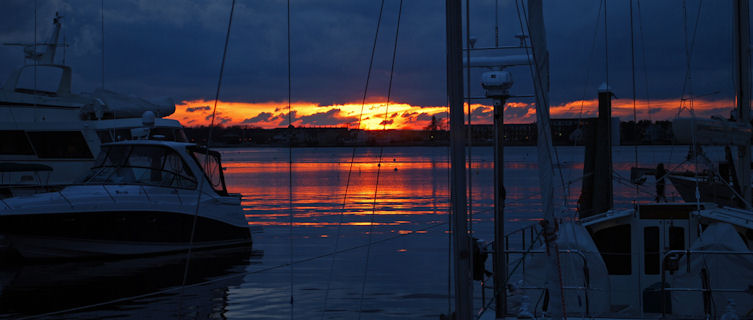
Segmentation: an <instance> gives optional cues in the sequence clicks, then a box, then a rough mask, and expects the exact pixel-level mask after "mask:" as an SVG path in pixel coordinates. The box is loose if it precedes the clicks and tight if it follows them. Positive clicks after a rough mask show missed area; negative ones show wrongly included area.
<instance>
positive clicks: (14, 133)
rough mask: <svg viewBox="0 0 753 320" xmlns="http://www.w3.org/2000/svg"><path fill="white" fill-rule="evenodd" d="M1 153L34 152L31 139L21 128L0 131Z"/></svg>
mask: <svg viewBox="0 0 753 320" xmlns="http://www.w3.org/2000/svg"><path fill="white" fill-rule="evenodd" d="M0 141H2V143H0V154H34V149H32V148H31V144H30V143H29V139H28V138H26V134H24V132H23V131H21V130H10V131H0Z"/></svg>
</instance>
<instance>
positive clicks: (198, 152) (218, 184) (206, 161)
mask: <svg viewBox="0 0 753 320" xmlns="http://www.w3.org/2000/svg"><path fill="white" fill-rule="evenodd" d="M188 151H189V152H190V153H191V155H193V157H194V159H195V160H196V163H197V164H198V165H199V167H200V168H201V170H204V175H205V176H206V177H207V180H208V181H209V184H210V185H211V186H212V189H214V191H216V192H217V193H218V194H220V195H224V196H226V195H228V193H227V188H226V187H225V176H224V175H223V174H222V164H221V162H220V153H219V152H217V151H212V150H207V149H206V148H197V147H190V148H189V149H188Z"/></svg>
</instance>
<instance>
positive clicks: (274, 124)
mask: <svg viewBox="0 0 753 320" xmlns="http://www.w3.org/2000/svg"><path fill="white" fill-rule="evenodd" d="M683 103H684V104H683ZM733 105H734V103H733V101H730V100H695V101H694V102H693V109H694V110H695V114H696V116H698V117H708V116H711V115H722V116H727V115H729V112H730V110H731V109H732V106H733ZM213 106H214V102H213V101H206V100H192V101H183V102H181V103H180V104H178V105H176V108H175V109H176V110H175V113H174V114H173V115H171V116H170V117H169V118H171V119H175V120H178V121H180V122H181V123H182V124H183V125H185V126H200V125H209V124H210V122H211V115H212V107H213ZM471 107H472V113H471V114H472V117H471V121H472V123H473V124H489V123H492V116H493V107H492V106H490V105H485V104H472V105H471ZM681 107H684V108H685V109H687V108H689V107H690V106H689V104H688V102H687V101H681V100H679V99H663V100H651V101H650V103H649V102H648V101H645V100H641V101H637V102H636V113H637V117H638V120H668V119H673V118H674V117H675V116H676V115H677V114H678V112H679V111H680V110H681ZM290 108H291V112H290V114H289V113H288V106H287V103H285V102H227V101H220V102H218V104H217V113H216V115H215V125H223V126H232V125H241V126H249V127H259V128H278V127H285V126H287V125H288V119H292V123H293V125H294V126H296V127H300V126H304V127H348V128H352V129H355V128H361V129H367V130H378V129H382V128H386V129H415V130H418V129H423V128H426V127H427V126H428V125H429V124H430V123H431V121H432V117H434V118H436V119H437V124H438V125H439V126H440V128H443V129H446V128H447V111H448V110H447V107H446V106H414V105H410V104H407V103H399V102H395V103H390V105H389V107H388V106H387V104H386V103H385V102H379V101H375V102H368V103H366V104H365V105H363V106H362V105H361V104H360V103H346V104H335V105H326V106H323V105H320V104H318V103H312V102H294V103H292V104H291V106H290ZM464 110H466V111H467V106H466V107H464ZM550 112H551V116H552V117H553V118H578V117H584V118H586V117H595V116H596V115H597V113H598V101H597V100H596V99H593V100H577V101H570V102H567V103H563V104H558V105H554V106H552V107H551V108H550ZM683 112H684V116H689V113H688V112H687V111H683ZM504 115H505V123H530V122H534V121H535V120H536V109H535V105H534V104H533V103H527V102H517V101H513V102H508V103H507V104H505V110H504ZM612 115H613V116H614V117H620V118H621V119H622V120H623V121H627V120H632V118H633V101H632V99H614V100H613V101H612ZM359 120H360V121H359Z"/></svg>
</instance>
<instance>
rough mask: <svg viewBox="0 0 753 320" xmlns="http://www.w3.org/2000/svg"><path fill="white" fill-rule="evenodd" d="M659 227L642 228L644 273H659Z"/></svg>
mask: <svg viewBox="0 0 753 320" xmlns="http://www.w3.org/2000/svg"><path fill="white" fill-rule="evenodd" d="M659 239H660V238H659V227H646V228H643V252H644V253H643V255H644V256H643V263H644V270H645V273H646V274H659V259H660V258H659V254H660V252H659Z"/></svg>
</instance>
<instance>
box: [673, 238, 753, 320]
mask: <svg viewBox="0 0 753 320" xmlns="http://www.w3.org/2000/svg"><path fill="white" fill-rule="evenodd" d="M683 254H684V255H685V261H686V262H687V263H686V270H687V272H690V256H691V255H706V254H709V255H732V256H745V255H753V251H729V250H669V251H667V252H665V253H664V254H663V255H662V263H661V313H662V317H664V316H665V315H666V312H667V305H666V294H667V293H668V292H674V291H678V292H705V293H709V295H704V304H705V305H708V303H709V302H710V301H708V302H707V301H706V299H711V295H710V293H711V292H712V291H713V292H739V293H748V292H749V290H750V289H749V288H745V289H729V288H711V287H708V288H705V287H700V288H667V283H666V279H667V271H676V270H678V269H679V268H680V266H679V260H680V257H682V255H683ZM670 259H671V260H670ZM669 266H671V268H670V267H669ZM703 275H704V273H701V274H699V275H698V276H699V277H703ZM701 280H703V279H701ZM704 282H705V281H701V283H704Z"/></svg>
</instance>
